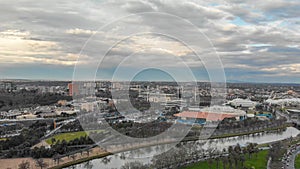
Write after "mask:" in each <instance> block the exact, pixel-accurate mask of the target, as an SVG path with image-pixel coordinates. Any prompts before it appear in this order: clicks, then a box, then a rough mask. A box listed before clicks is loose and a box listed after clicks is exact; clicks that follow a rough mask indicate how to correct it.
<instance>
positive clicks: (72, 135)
mask: <svg viewBox="0 0 300 169" xmlns="http://www.w3.org/2000/svg"><path fill="white" fill-rule="evenodd" d="M92 132H97V133H99V132H103V130H91V131H78V132H70V133H61V134H58V135H55V136H52V137H50V138H49V139H47V140H46V143H48V144H50V145H51V144H52V138H55V140H56V141H63V140H66V141H67V142H69V141H71V140H74V139H76V138H78V139H79V138H80V137H85V136H89V135H90V133H92Z"/></svg>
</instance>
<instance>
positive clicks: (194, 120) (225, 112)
mask: <svg viewBox="0 0 300 169" xmlns="http://www.w3.org/2000/svg"><path fill="white" fill-rule="evenodd" d="M174 116H175V117H177V118H178V119H177V122H179V123H185V124H206V123H207V122H219V121H222V120H224V119H234V120H238V121H240V120H244V119H245V118H247V115H246V112H245V111H243V110H236V109H233V108H231V107H227V106H213V107H207V108H204V109H199V111H195V109H194V110H193V111H191V110H188V111H183V112H181V113H178V114H175V115H174Z"/></svg>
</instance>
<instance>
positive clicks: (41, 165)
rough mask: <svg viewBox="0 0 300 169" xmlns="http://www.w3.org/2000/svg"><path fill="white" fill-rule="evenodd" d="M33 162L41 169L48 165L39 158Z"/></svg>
mask: <svg viewBox="0 0 300 169" xmlns="http://www.w3.org/2000/svg"><path fill="white" fill-rule="evenodd" d="M35 163H36V164H35V166H37V167H40V168H41V169H43V168H46V167H48V164H47V163H46V162H44V160H43V159H41V158H40V159H37V160H36V161H35Z"/></svg>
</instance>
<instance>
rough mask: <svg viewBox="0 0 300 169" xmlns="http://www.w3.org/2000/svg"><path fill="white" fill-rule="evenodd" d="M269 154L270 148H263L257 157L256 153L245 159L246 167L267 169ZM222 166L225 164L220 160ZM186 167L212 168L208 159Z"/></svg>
mask: <svg viewBox="0 0 300 169" xmlns="http://www.w3.org/2000/svg"><path fill="white" fill-rule="evenodd" d="M267 156H268V150H263V151H260V152H259V153H258V155H257V157H256V156H255V155H253V156H252V158H251V159H247V160H246V161H245V167H248V168H251V167H254V169H265V168H266V166H267V163H268V160H267ZM220 164H221V165H220V167H219V168H223V164H222V162H220ZM216 168H217V167H216V162H214V164H213V166H212V169H216ZM184 169H211V168H210V167H209V165H208V163H207V162H206V161H203V162H199V163H196V164H193V165H191V166H188V167H185V168H184Z"/></svg>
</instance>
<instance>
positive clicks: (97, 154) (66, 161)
mask: <svg viewBox="0 0 300 169" xmlns="http://www.w3.org/2000/svg"><path fill="white" fill-rule="evenodd" d="M288 126H289V125H288ZM286 127H287V126H286V125H284V126H280V127H276V128H272V129H271V128H270V129H266V130H263V131H261V130H257V131H252V132H248V133H242V134H241V133H237V134H234V135H232V134H231V135H222V136H218V139H221V138H229V137H236V136H242V135H251V134H255V133H260V132H264V131H276V130H279V129H284V128H286ZM212 139H216V138H212ZM197 140H199V138H198V137H193V138H191V137H190V138H185V139H184V140H183V141H197ZM175 142H176V141H175V140H161V141H159V142H157V141H156V142H152V143H141V144H136V145H132V144H131V145H128V146H126V145H122V146H117V147H114V151H111V152H112V153H113V154H115V153H119V152H125V151H130V150H136V149H140V148H146V147H150V146H155V145H163V144H172V143H175ZM264 145H266V144H264ZM91 150H92V151H91V152H89V154H88V153H87V152H86V151H85V152H84V153H77V154H75V156H76V157H75V158H74V159H72V158H69V157H64V158H62V159H61V161H60V163H59V164H58V163H55V162H54V160H53V159H45V162H47V163H48V164H49V168H50V169H59V168H65V167H69V166H73V165H76V164H80V163H83V162H86V161H90V160H93V159H98V158H103V157H106V156H109V155H111V154H112V153H109V152H106V151H104V150H103V149H101V148H99V147H96V148H93V149H91ZM3 160H6V159H3ZM3 160H2V162H3V163H2V164H5V161H3ZM24 160H25V161H26V160H30V163H31V164H35V161H34V159H30V158H28V159H24ZM0 162H1V161H0ZM21 162H22V161H20V160H19V163H21ZM19 163H17V164H16V163H15V164H16V165H15V167H10V168H18V164H19ZM32 167H33V168H32V169H35V168H34V166H32ZM0 168H1V167H0ZM6 168H7V167H5V169H6Z"/></svg>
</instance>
